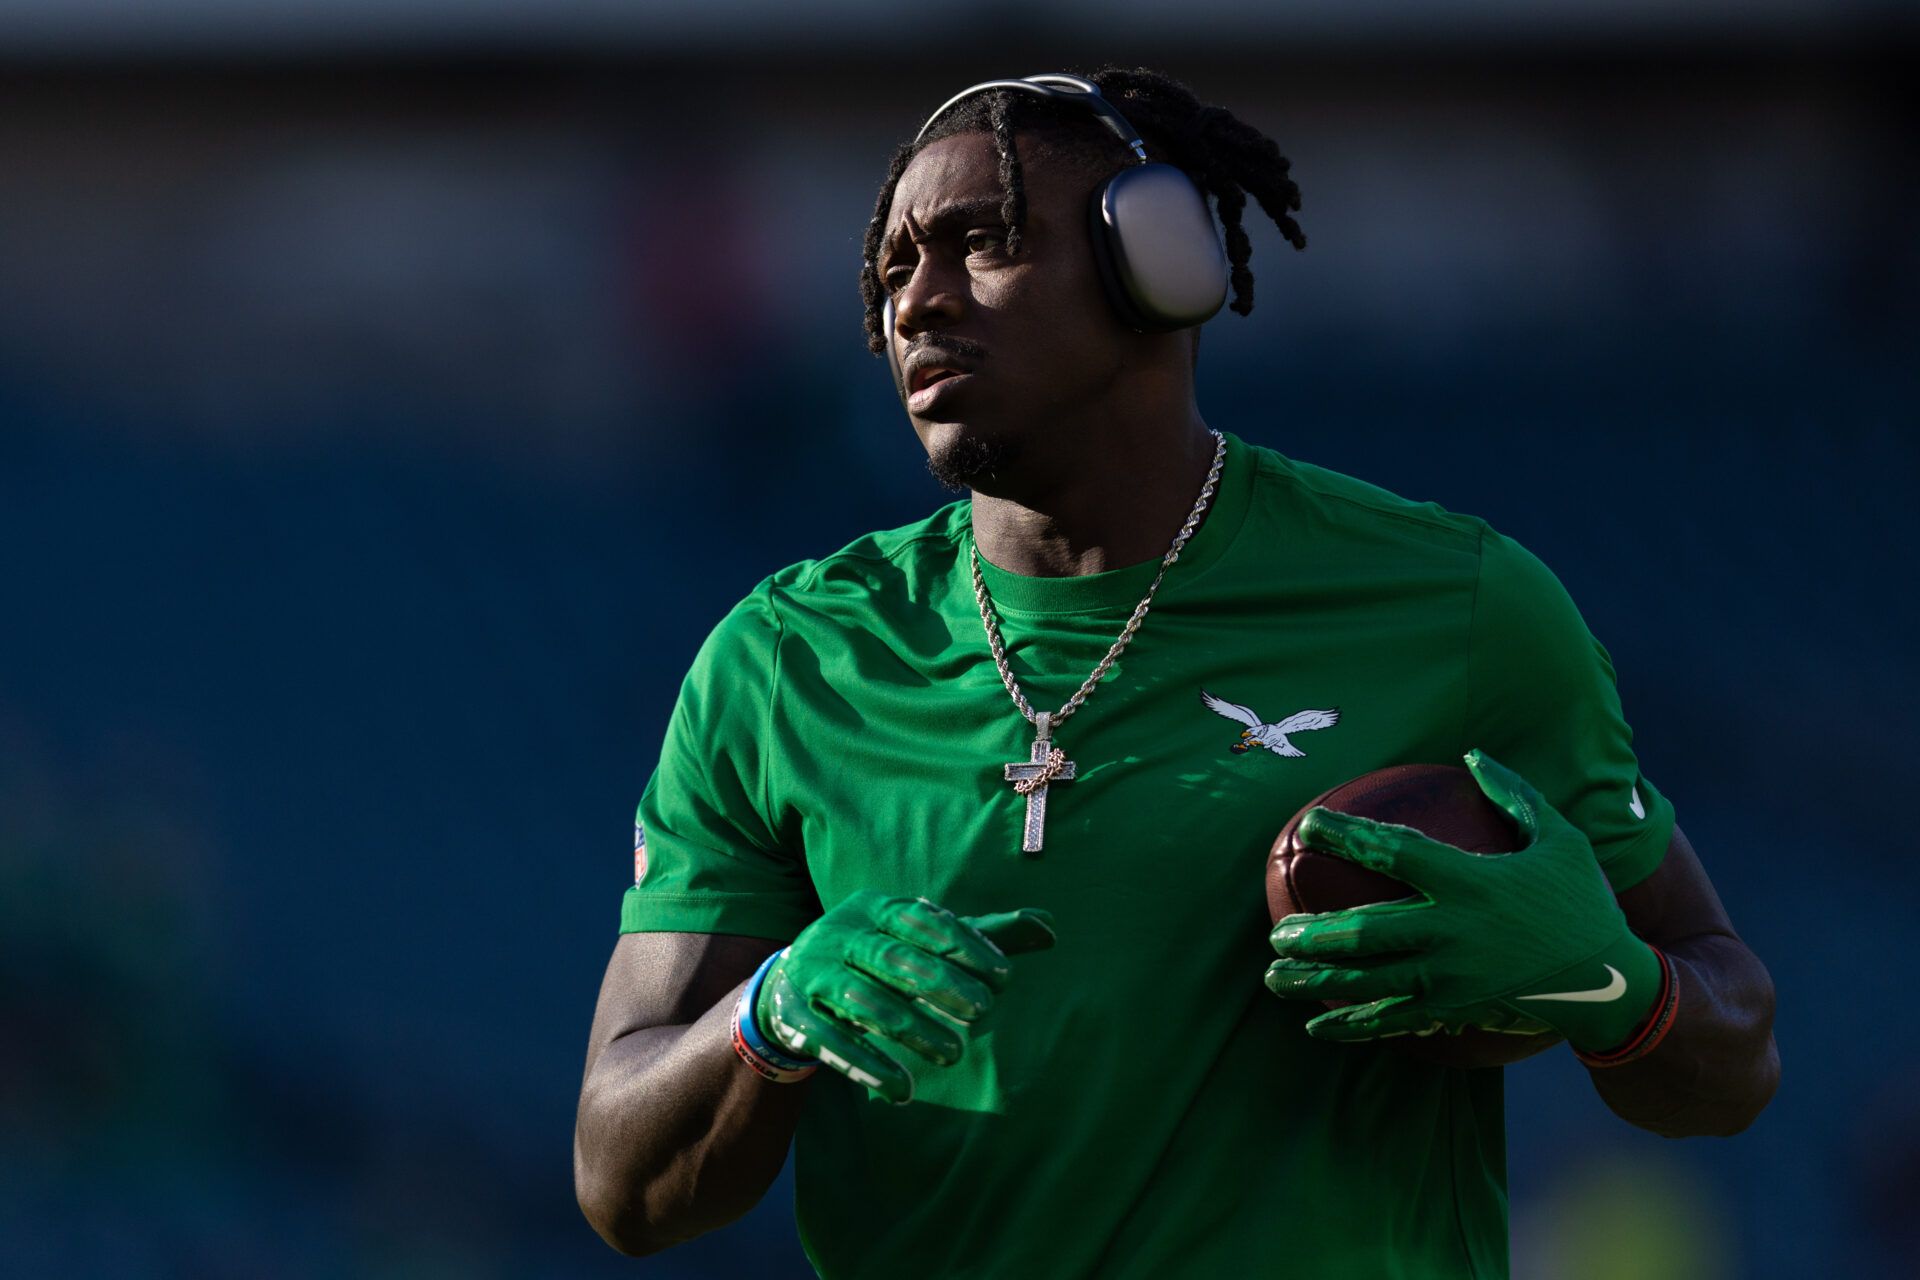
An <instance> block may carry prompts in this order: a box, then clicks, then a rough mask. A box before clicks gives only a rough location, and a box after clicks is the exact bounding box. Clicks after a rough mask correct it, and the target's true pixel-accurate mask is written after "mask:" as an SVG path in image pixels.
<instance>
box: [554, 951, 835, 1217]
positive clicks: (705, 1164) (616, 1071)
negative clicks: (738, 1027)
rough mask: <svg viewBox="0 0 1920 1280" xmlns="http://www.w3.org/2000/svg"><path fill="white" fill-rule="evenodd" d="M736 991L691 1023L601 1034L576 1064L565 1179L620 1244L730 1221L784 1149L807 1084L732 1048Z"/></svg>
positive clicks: (776, 1168)
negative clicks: (772, 1073) (602, 1041)
mask: <svg viewBox="0 0 1920 1280" xmlns="http://www.w3.org/2000/svg"><path fill="white" fill-rule="evenodd" d="M741 985H742V986H744V985H745V984H744V983H743V984H741ZM739 990H740V989H739V988H737V987H736V988H735V989H734V991H733V992H732V993H730V994H729V995H728V996H726V997H725V998H724V999H722V1000H721V1001H720V1002H719V1003H718V1004H716V1005H715V1006H714V1007H713V1008H712V1009H709V1010H708V1011H707V1012H706V1013H705V1014H703V1015H702V1016H701V1017H700V1018H699V1019H698V1020H697V1021H695V1022H694V1023H692V1024H691V1025H688V1026H664V1027H650V1028H647V1029H645V1030H639V1031H631V1032H628V1033H626V1034H624V1035H621V1036H619V1037H617V1038H615V1039H613V1040H612V1041H611V1042H609V1043H608V1044H606V1045H605V1046H604V1047H603V1048H601V1049H600V1050H599V1051H598V1052H597V1053H596V1054H595V1056H594V1057H593V1060H592V1062H591V1063H590V1064H589V1066H588V1069H587V1075H586V1080H585V1083H584V1085H583V1087H582V1089H581V1094H580V1111H579V1116H578V1119H577V1122H576V1125H575V1128H574V1146H573V1163H574V1183H575V1190H576V1192H577V1194H578V1196H579V1199H580V1206H581V1208H582V1210H583V1211H584V1212H585V1213H586V1215H587V1219H588V1221H589V1222H591V1223H592V1224H593V1228H594V1230H595V1231H597V1232H599V1233H600V1236H601V1237H602V1238H603V1239H605V1240H606V1242H607V1243H608V1244H610V1245H612V1246H613V1247H614V1248H616V1249H618V1250H620V1251H621V1252H622V1253H628V1254H641V1253H651V1252H654V1251H655V1250H658V1249H663V1248H665V1247H667V1246H668V1245H671V1244H676V1243H678V1242H680V1241H682V1240H687V1239H691V1238H692V1237H694V1236H697V1235H699V1234H701V1233H702V1232H706V1231H711V1230H713V1229H714V1228H716V1227H720V1226H724V1225H725V1224H727V1223H729V1222H732V1221H734V1220H735V1219H737V1218H739V1217H740V1216H741V1215H742V1214H744V1213H746V1212H747V1210H749V1209H751V1208H752V1207H753V1206H754V1205H755V1204H756V1203H758V1201H759V1199H760V1197H761V1196H762V1195H764V1194H766V1190H767V1187H768V1186H770V1185H771V1184H772V1182H773V1180H774V1178H775V1177H776V1176H777V1175H778V1174H779V1172H780V1166H781V1164H782V1163H783V1162H784V1161H785V1160H786V1154H787V1148H788V1147H789V1146H790V1145H791V1143H792V1141H793V1132H794V1127H795V1125H796V1124H797V1123H798V1121H799V1117H800V1105H801V1102H802V1101H803V1099H804V1098H805V1097H806V1093H807V1089H808V1088H809V1085H808V1083H807V1082H804V1081H803V1082H801V1083H799V1084H793V1085H776V1084H769V1083H768V1082H766V1081H764V1080H762V1079H760V1078H759V1077H758V1076H756V1075H754V1073H753V1072H752V1071H750V1070H748V1069H747V1067H746V1066H745V1065H744V1064H743V1063H741V1061H740V1060H739V1059H738V1058H737V1057H735V1056H734V1052H733V1049H732V1046H731V1045H730V1043H729V1038H728V1022H729V1019H730V1016H731V1013H732V1009H733V1003H734V1001H735V1000H736V999H737V998H738V997H739Z"/></svg>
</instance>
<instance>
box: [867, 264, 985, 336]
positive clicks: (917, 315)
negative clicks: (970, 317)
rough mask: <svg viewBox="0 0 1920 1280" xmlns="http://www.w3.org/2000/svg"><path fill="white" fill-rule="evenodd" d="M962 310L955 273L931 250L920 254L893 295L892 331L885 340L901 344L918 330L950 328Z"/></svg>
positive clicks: (963, 298)
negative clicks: (896, 341)
mask: <svg viewBox="0 0 1920 1280" xmlns="http://www.w3.org/2000/svg"><path fill="white" fill-rule="evenodd" d="M965 313H966V292H965V290H964V289H963V288H961V287H960V285H959V282H958V281H957V280H956V279H955V277H954V274H953V273H952V272H950V271H949V270H948V269H946V268H945V267H943V266H942V265H941V263H939V262H938V261H936V260H935V255H934V254H932V253H926V254H922V255H921V258H920V261H919V262H917V263H915V264H914V268H913V276H912V278H911V279H909V280H908V281H907V283H906V284H905V285H904V286H902V287H901V289H900V292H898V293H896V294H894V295H893V328H894V331H893V332H892V333H890V334H888V335H887V340H888V341H889V342H891V341H895V340H898V341H899V342H900V343H901V344H902V345H903V346H904V345H905V344H906V342H907V341H908V340H909V339H911V338H912V337H913V336H914V335H915V334H917V333H925V332H927V331H929V330H933V329H945V328H950V327H951V326H953V325H954V324H955V323H957V322H958V321H959V319H960V317H961V316H962V315H964V314H965Z"/></svg>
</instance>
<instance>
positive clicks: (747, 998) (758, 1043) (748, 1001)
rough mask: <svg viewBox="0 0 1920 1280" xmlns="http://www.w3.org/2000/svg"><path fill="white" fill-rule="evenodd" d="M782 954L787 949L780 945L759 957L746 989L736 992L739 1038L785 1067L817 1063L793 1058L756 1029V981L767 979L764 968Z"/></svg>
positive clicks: (764, 1056) (757, 1003) (758, 995)
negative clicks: (738, 996) (737, 994)
mask: <svg viewBox="0 0 1920 1280" xmlns="http://www.w3.org/2000/svg"><path fill="white" fill-rule="evenodd" d="M785 954H787V949H786V948H785V947H782V948H780V949H779V950H778V951H776V952H774V953H773V954H772V955H770V956H768V957H767V958H766V959H765V960H762V961H761V962H760V967H759V968H758V969H755V970H754V971H753V977H752V978H751V979H749V980H748V982H747V989H746V990H745V991H742V992H741V993H740V1005H739V1010H738V1012H739V1015H740V1017H739V1022H740V1038H741V1039H742V1040H745V1041H746V1042H747V1047H748V1048H750V1049H752V1050H753V1051H754V1052H755V1053H757V1054H759V1055H760V1056H761V1057H763V1058H765V1059H766V1060H767V1061H768V1062H771V1063H772V1064H773V1065H774V1066H776V1067H780V1068H782V1069H784V1070H787V1071H799V1070H802V1069H804V1068H806V1067H814V1066H818V1065H819V1064H820V1059H818V1058H796V1057H794V1056H793V1055H792V1054H791V1053H788V1052H787V1051H786V1050H785V1049H783V1048H781V1047H780V1046H779V1045H777V1044H773V1043H771V1042H769V1041H768V1040H767V1038H766V1037H765V1036H764V1035H762V1034H761V1033H760V1020H759V1019H758V1018H757V1017H756V1016H755V1014H754V1010H755V1009H756V1008H757V1007H758V1005H759V1002H760V984H761V983H763V982H765V981H766V980H767V970H769V969H771V968H773V965H774V961H776V960H778V959H779V958H780V957H781V956H783V955H785Z"/></svg>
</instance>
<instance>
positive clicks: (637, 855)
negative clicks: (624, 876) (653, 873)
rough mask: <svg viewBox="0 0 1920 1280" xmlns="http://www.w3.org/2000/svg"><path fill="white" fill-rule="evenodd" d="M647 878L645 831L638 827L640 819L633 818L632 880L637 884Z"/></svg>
mask: <svg viewBox="0 0 1920 1280" xmlns="http://www.w3.org/2000/svg"><path fill="white" fill-rule="evenodd" d="M646 878H647V833H646V832H645V831H643V830H641V829H640V819H638V818H635V819H634V820H633V882H634V883H635V884H639V883H640V882H641V881H642V880H645V879H646Z"/></svg>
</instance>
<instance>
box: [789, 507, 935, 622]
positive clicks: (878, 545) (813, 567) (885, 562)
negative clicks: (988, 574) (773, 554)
mask: <svg viewBox="0 0 1920 1280" xmlns="http://www.w3.org/2000/svg"><path fill="white" fill-rule="evenodd" d="M966 520H967V503H966V500H965V499H962V500H960V501H957V502H950V503H948V504H947V505H945V506H943V507H940V508H939V509H937V510H935V511H933V512H932V513H930V514H929V515H927V516H925V517H923V518H922V519H919V520H916V521H914V522H913V523H911V524H903V525H900V526H899V527H898V528H893V529H881V530H877V531H875V532H873V533H868V534H863V535H861V536H860V537H858V538H855V539H854V540H853V541H852V542H849V543H848V544H847V545H846V546H844V547H841V548H840V549H839V550H838V551H835V552H833V553H832V554H830V555H825V556H820V557H818V558H816V559H811V560H799V561H796V562H794V563H793V564H790V565H788V566H787V567H786V568H784V569H781V570H779V571H778V572H777V573H773V574H770V575H768V577H767V578H766V579H765V580H764V581H762V582H761V584H760V585H759V587H757V588H756V589H755V594H764V595H765V596H766V597H767V598H768V599H769V600H770V601H772V602H775V603H776V604H777V603H778V602H780V601H784V600H806V599H815V598H820V597H831V596H848V595H852V596H871V595H876V594H878V595H885V594H889V593H892V592H895V591H911V590H912V589H913V587H914V585H915V583H916V581H918V580H920V579H922V578H924V576H925V575H927V574H929V573H944V572H945V571H946V570H947V569H948V568H950V567H951V565H952V563H953V559H954V556H955V554H956V548H957V547H958V545H959V543H958V538H959V535H960V532H961V530H962V529H964V528H965V525H966Z"/></svg>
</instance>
